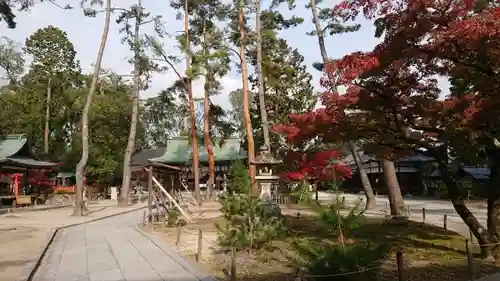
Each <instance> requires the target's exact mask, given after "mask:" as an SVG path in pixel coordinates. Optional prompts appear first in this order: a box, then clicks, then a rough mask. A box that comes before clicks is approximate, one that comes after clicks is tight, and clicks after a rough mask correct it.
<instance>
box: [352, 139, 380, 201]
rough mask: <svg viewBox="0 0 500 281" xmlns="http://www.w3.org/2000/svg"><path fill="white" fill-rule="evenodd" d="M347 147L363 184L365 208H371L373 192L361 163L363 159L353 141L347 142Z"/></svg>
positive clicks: (373, 198) (373, 197) (373, 199)
mask: <svg viewBox="0 0 500 281" xmlns="http://www.w3.org/2000/svg"><path fill="white" fill-rule="evenodd" d="M348 144H349V149H350V151H351V154H352V156H353V158H354V162H356V167H357V168H358V173H359V178H360V179H361V184H362V185H363V190H364V191H365V196H366V207H365V209H366V210H369V209H373V208H374V207H375V194H373V188H372V185H371V184H370V179H369V178H368V175H367V174H366V171H365V169H364V165H363V159H361V157H360V156H359V153H358V151H357V150H356V144H355V143H354V142H349V143H348Z"/></svg>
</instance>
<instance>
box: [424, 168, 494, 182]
mask: <svg viewBox="0 0 500 281" xmlns="http://www.w3.org/2000/svg"><path fill="white" fill-rule="evenodd" d="M460 169H461V170H462V171H463V172H464V173H466V174H468V175H470V176H471V177H472V178H474V179H476V180H487V179H489V178H490V169H489V168H485V167H471V166H462V167H460ZM440 176H441V173H440V172H439V170H438V169H436V170H434V172H432V174H431V175H430V177H432V178H438V177H440Z"/></svg>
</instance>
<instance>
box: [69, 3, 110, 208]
mask: <svg viewBox="0 0 500 281" xmlns="http://www.w3.org/2000/svg"><path fill="white" fill-rule="evenodd" d="M110 21H111V0H106V17H105V20H104V30H103V32H102V37H101V44H100V46H99V51H98V52H97V60H96V64H95V66H94V73H93V74H92V83H91V85H90V89H89V92H88V94H87V99H86V101H85V106H84V108H83V112H82V157H81V158H80V162H78V165H77V166H76V172H75V176H76V194H75V208H74V209H73V215H74V216H82V215H83V208H84V206H83V189H84V188H83V184H84V183H83V177H84V173H85V166H86V165H87V161H88V158H89V110H90V107H91V105H92V97H93V95H94V92H95V89H96V87H97V80H98V79H99V73H100V72H101V63H102V57H103V55H104V49H105V48H106V41H107V40H108V33H109V25H110Z"/></svg>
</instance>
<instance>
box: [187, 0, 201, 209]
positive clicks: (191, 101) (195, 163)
mask: <svg viewBox="0 0 500 281" xmlns="http://www.w3.org/2000/svg"><path fill="white" fill-rule="evenodd" d="M188 8H189V7H188V0H185V1H184V34H185V36H186V45H187V49H188V50H189V48H190V42H189V14H188ZM190 68H191V56H190V55H189V51H188V52H186V74H187V73H188V71H189V69H190ZM186 76H187V75H186ZM186 84H187V87H188V88H187V93H188V103H189V115H190V117H191V147H192V150H193V175H194V195H195V198H196V202H197V203H198V205H201V204H202V202H201V190H200V168H199V166H200V161H199V157H198V136H197V135H196V112H195V109H194V99H193V85H192V81H191V77H187V83H186Z"/></svg>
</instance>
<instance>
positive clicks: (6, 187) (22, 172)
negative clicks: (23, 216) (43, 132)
mask: <svg viewBox="0 0 500 281" xmlns="http://www.w3.org/2000/svg"><path fill="white" fill-rule="evenodd" d="M56 166H58V164H56V163H52V162H47V161H42V160H40V159H39V158H38V157H37V156H36V155H35V154H34V153H33V151H32V150H31V147H30V145H29V142H28V138H27V137H26V136H25V135H23V134H17V135H7V136H4V137H0V205H2V203H4V202H3V201H4V200H11V201H13V203H11V204H13V205H16V204H17V205H19V204H22V205H28V204H30V202H31V199H32V197H36V196H38V195H37V194H40V193H43V191H42V190H40V188H41V186H40V185H41V183H42V180H43V179H37V178H39V177H40V173H42V174H43V173H44V172H46V171H50V170H52V169H53V168H54V167H56ZM43 185H44V187H45V188H46V189H47V188H49V189H51V188H52V186H50V183H43ZM7 204H9V203H7Z"/></svg>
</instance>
